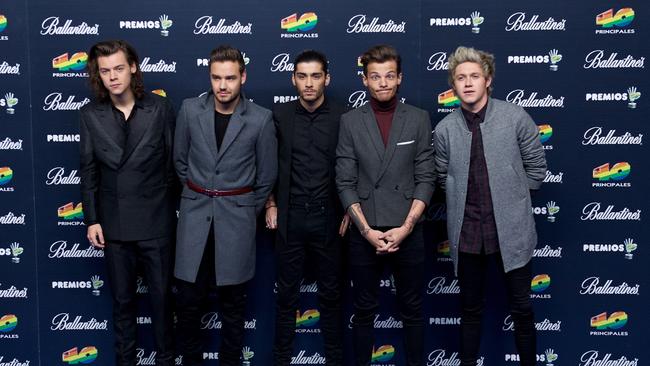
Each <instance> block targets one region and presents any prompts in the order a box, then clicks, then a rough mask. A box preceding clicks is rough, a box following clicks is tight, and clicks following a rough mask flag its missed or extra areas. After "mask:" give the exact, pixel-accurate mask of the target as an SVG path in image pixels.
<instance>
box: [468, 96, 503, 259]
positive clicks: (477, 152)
mask: <svg viewBox="0 0 650 366" xmlns="http://www.w3.org/2000/svg"><path fill="white" fill-rule="evenodd" d="M486 110H487V104H486V105H485V106H484V107H483V109H481V110H480V111H479V112H478V113H472V112H469V111H467V110H465V109H462V111H463V116H464V117H465V121H466V122H467V128H468V129H469V130H470V131H471V132H472V147H471V153H470V161H469V179H468V182H467V199H466V201H465V214H464V216H463V226H462V228H461V230H460V243H459V251H460V252H463V253H472V254H481V253H485V254H492V253H496V252H498V251H499V238H498V235H497V226H496V221H495V220H494V211H493V207H492V196H491V193H490V181H489V179H488V171H487V166H486V163H485V155H484V153H483V138H482V137H481V126H480V124H481V123H482V122H483V120H484V119H485V112H486Z"/></svg>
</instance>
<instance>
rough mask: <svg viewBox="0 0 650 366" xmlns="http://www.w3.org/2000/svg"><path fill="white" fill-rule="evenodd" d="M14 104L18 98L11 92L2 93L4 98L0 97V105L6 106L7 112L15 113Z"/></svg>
mask: <svg viewBox="0 0 650 366" xmlns="http://www.w3.org/2000/svg"><path fill="white" fill-rule="evenodd" d="M16 104H18V98H16V97H15V96H14V93H12V92H8V93H6V94H5V95H4V98H0V107H6V108H7V114H15V113H16V109H14V107H15V106H16Z"/></svg>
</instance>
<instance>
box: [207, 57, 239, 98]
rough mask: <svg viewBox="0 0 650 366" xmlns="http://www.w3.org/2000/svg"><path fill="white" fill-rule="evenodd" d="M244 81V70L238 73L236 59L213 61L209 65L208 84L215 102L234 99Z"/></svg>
mask: <svg viewBox="0 0 650 366" xmlns="http://www.w3.org/2000/svg"><path fill="white" fill-rule="evenodd" d="M245 82H246V71H244V72H243V73H240V72H239V63H238V62H236V61H223V62H213V63H212V64H211V65H210V84H211V86H212V92H213V93H214V98H215V100H216V102H217V103H221V104H230V103H232V102H233V101H236V100H237V98H239V93H240V92H241V86H242V85H244V83H245Z"/></svg>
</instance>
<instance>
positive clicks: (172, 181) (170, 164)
mask: <svg viewBox="0 0 650 366" xmlns="http://www.w3.org/2000/svg"><path fill="white" fill-rule="evenodd" d="M163 118H164V129H165V133H164V136H165V156H166V157H167V158H166V166H165V169H166V172H167V184H168V186H169V187H170V190H171V191H172V192H173V193H174V196H175V197H176V196H178V193H180V191H179V182H178V176H177V175H176V170H175V169H174V158H173V154H174V132H175V129H176V113H175V112H174V107H173V106H172V103H171V101H169V100H168V99H165V105H164V117H163Z"/></svg>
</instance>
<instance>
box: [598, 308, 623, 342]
mask: <svg viewBox="0 0 650 366" xmlns="http://www.w3.org/2000/svg"><path fill="white" fill-rule="evenodd" d="M627 321H628V317H627V313H625V312H624V311H615V312H613V313H612V314H611V315H610V316H607V312H603V313H600V314H598V315H596V316H592V317H591V320H590V321H589V324H590V325H591V327H592V328H596V330H595V331H594V330H592V331H590V332H589V335H598V336H627V335H628V333H627V332H625V331H618V330H619V329H621V328H623V327H624V326H625V325H626V324H627Z"/></svg>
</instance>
